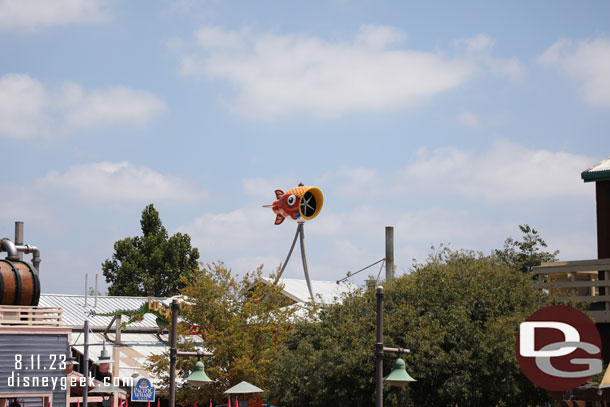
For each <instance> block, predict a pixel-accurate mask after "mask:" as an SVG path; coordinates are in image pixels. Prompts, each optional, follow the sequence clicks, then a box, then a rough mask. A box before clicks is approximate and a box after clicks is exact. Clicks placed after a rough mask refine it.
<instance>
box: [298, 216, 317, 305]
mask: <svg viewBox="0 0 610 407" xmlns="http://www.w3.org/2000/svg"><path fill="white" fill-rule="evenodd" d="M297 233H299V234H300V239H299V242H300V244H301V260H302V261H303V271H304V272H305V281H307V288H308V289H309V295H310V296H311V302H312V303H314V302H315V299H314V296H313V290H312V289H311V279H310V278H309V269H308V268H307V255H306V254H305V231H304V228H303V223H299V226H298V228H297Z"/></svg>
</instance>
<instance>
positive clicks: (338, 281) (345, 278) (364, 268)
mask: <svg viewBox="0 0 610 407" xmlns="http://www.w3.org/2000/svg"><path fill="white" fill-rule="evenodd" d="M382 261H385V257H384V258H383V259H381V260H377V261H376V262H375V263H373V264H369V265H368V266H366V267H363V268H361V269H360V270H358V271H356V272H353V273H352V272H350V271H348V272H347V276H345V277H343V278H342V279H340V280H337V284H339V283H342V282H343V281H345V280H347V279H348V278H350V277H352V276H355V275H356V274H358V273H360V272H361V271H364V270H366V269H368V268H371V267H373V266H374V265H375V264H378V263H380V262H382Z"/></svg>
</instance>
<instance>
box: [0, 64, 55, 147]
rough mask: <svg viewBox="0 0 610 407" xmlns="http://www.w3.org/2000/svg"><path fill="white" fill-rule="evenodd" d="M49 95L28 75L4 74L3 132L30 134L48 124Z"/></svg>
mask: <svg viewBox="0 0 610 407" xmlns="http://www.w3.org/2000/svg"><path fill="white" fill-rule="evenodd" d="M48 104H49V97H48V95H47V91H46V90H45V89H44V87H43V86H42V85H41V84H40V82H38V81H37V80H35V79H33V78H31V77H30V76H28V75H19V74H6V75H4V76H0V136H2V135H7V136H9V137H13V138H23V137H29V136H32V135H33V134H36V133H38V132H39V131H41V130H42V129H43V128H45V127H47V123H48V121H49V120H50V117H49V115H48V112H47V105H48Z"/></svg>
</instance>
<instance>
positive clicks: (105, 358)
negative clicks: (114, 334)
mask: <svg viewBox="0 0 610 407" xmlns="http://www.w3.org/2000/svg"><path fill="white" fill-rule="evenodd" d="M111 363H114V360H112V357H111V356H110V351H109V350H108V349H106V342H104V348H103V349H102V353H100V358H99V360H98V361H97V362H95V364H96V365H98V366H99V367H98V369H99V372H100V373H101V374H104V375H105V374H108V371H109V370H110V364H111Z"/></svg>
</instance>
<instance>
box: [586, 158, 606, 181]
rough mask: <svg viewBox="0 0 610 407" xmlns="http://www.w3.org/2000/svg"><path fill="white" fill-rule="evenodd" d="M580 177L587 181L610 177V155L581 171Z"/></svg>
mask: <svg viewBox="0 0 610 407" xmlns="http://www.w3.org/2000/svg"><path fill="white" fill-rule="evenodd" d="M580 177H581V178H582V179H583V180H584V181H585V182H591V181H602V180H606V179H610V157H608V158H606V159H605V160H603V161H601V162H599V163H597V164H595V165H594V166H593V167H591V168H589V169H588V170H585V171H583V172H581V173H580Z"/></svg>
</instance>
